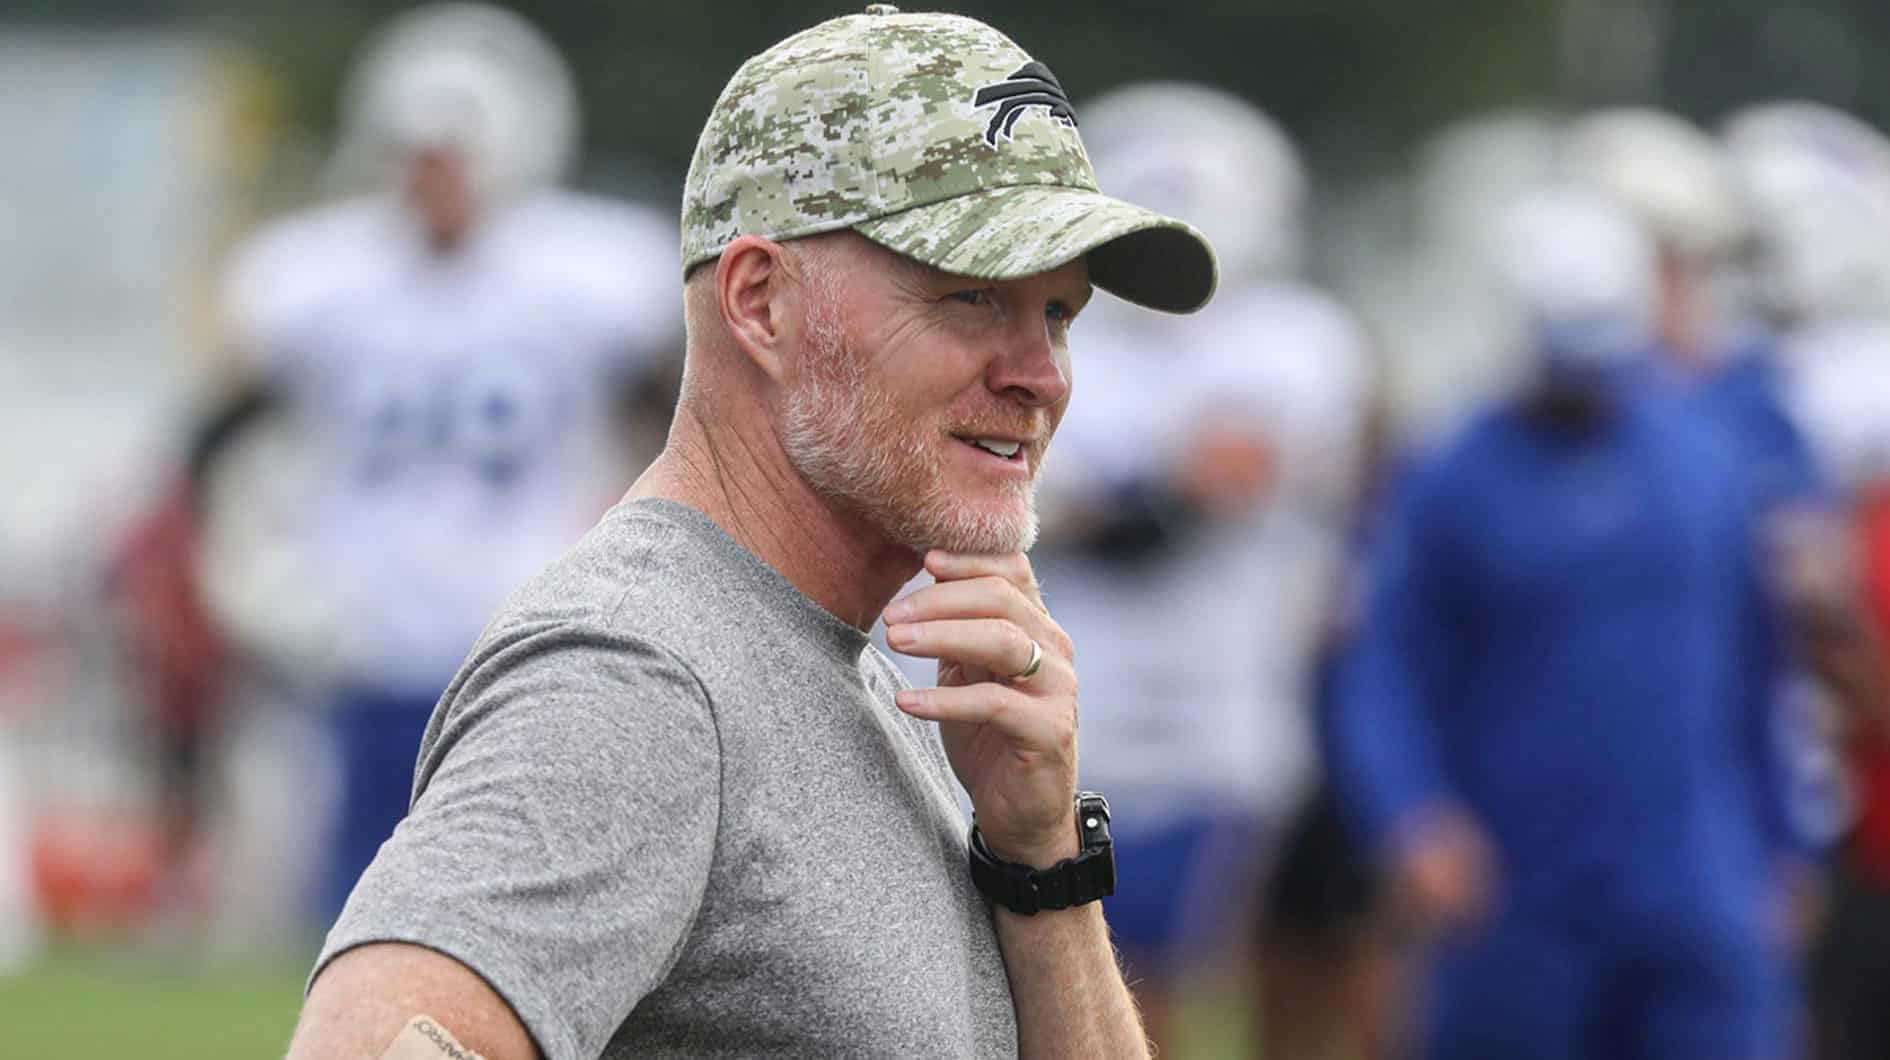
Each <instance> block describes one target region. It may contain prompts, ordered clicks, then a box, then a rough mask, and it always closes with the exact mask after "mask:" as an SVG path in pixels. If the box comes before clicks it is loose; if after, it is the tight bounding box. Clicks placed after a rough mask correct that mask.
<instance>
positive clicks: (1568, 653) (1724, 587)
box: [1333, 188, 1803, 1060]
mask: <svg viewBox="0 0 1890 1060" xmlns="http://www.w3.org/2000/svg"><path fill="white" fill-rule="evenodd" d="M1495 254H1496V257H1497V259H1498V265H1499V268H1498V272H1499V274H1500V275H1502V276H1504V277H1505V278H1506V281H1507V283H1508V287H1509V291H1510V293H1511V296H1512V297H1513V298H1514V299H1515V302H1516V304H1517V305H1518V307H1519V308H1520V309H1521V311H1522V312H1523V313H1524V315H1525V318H1526V320H1527V322H1528V325H1529V327H1528V329H1527V330H1528V332H1529V333H1530V334H1532V335H1533V336H1534V339H1533V342H1532V344H1531V350H1532V357H1531V358H1530V359H1529V363H1530V364H1531V366H1532V369H1533V372H1532V381H1531V382H1530V383H1529V384H1528V385H1527V386H1526V387H1525V388H1524V390H1523V392H1522V393H1521V394H1520V395H1519V396H1518V397H1516V398H1514V399H1512V400H1510V401H1508V402H1505V403H1503V404H1501V405H1499V406H1498V407H1496V408H1495V409H1493V410H1492V411H1489V412H1487V413H1486V414H1485V415H1483V416H1482V417H1480V418H1478V419H1477V420H1476V421H1474V422H1473V423H1471V424H1470V425H1469V426H1468V427H1467V428H1466V429H1465V430H1464V431H1463V432H1462V433H1461V434H1460V435H1459V436H1458V437H1456V438H1455V439H1454V440H1452V441H1451V442H1450V443H1449V444H1448V445H1446V446H1445V447H1444V448H1443V449H1442V450H1440V451H1439V452H1437V453H1436V454H1434V455H1432V456H1430V457H1428V458H1426V459H1425V460H1424V461H1423V462H1422V463H1421V464H1420V465H1419V466H1418V467H1417V468H1416V469H1415V471H1414V473H1413V474H1412V475H1411V476H1410V477H1409V478H1408V479H1407V480H1406V481H1405V482H1403V483H1402V484H1401V487H1400V490H1399V495H1398V497H1397V498H1396V499H1395V500H1394V501H1393V503H1392V506H1391V510H1390V512H1389V513H1388V515H1387V518H1386V519H1385V522H1384V524H1383V525H1382V526H1381V527H1380V528H1379V534H1378V540H1377V543H1376V546H1375V549H1374V553H1373V559H1372V570H1371V581H1372V587H1371V590H1370V593H1369V597H1370V600H1369V605H1368V607H1367V610H1366V613H1365V619H1364V627H1363V629H1362V631H1361V633H1360V635H1359V637H1358V639H1357V642H1356V643H1355V645H1354V646H1353V648H1352V650H1351V653H1350V655H1349V657H1348V659H1347V662H1346V667H1345V673H1344V675H1343V678H1342V684H1343V687H1342V690H1341V693H1340V695H1339V697H1338V698H1339V705H1338V711H1337V713H1338V717H1337V719H1336V722H1335V732H1334V737H1333V745H1334V751H1335V760H1336V761H1335V769H1336V772H1337V774H1338V776H1339V778H1340V785H1341V788H1342V790H1343V792H1344V795H1345V805H1346V810H1347V812H1348V815H1349V816H1350V818H1351V819H1352V820H1353V822H1354V824H1355V825H1356V826H1357V827H1358V828H1359V832H1360V834H1361V836H1362V837H1363V839H1364V841H1365V842H1366V844H1367V848H1368V849H1369V850H1371V851H1372V852H1373V854H1374V856H1375V857H1377V858H1378V859H1379V860H1380V861H1381V862H1382V863H1383V864H1384V865H1385V866H1386V867H1387V869H1388V871H1389V872H1390V874H1391V879H1392V881H1393V882H1392V893H1393V896H1394V900H1395V901H1396V902H1397V904H1398V906H1399V908H1400V909H1401V910H1402V911H1403V914H1404V915H1406V916H1408V917H1409V918H1410V920H1411V922H1412V923H1413V924H1414V925H1415V926H1416V927H1417V928H1418V929H1419V930H1420V932H1421V933H1423V934H1426V935H1429V936H1431V937H1433V938H1435V939H1436V940H1437V941H1438V943H1439V950H1438V954H1437V964H1436V969H1435V971H1436V978H1435V982H1434V987H1435V989H1434V994H1433V997H1432V1002H1431V1006H1430V1007H1431V1011H1430V1015H1429V1020H1428V1026H1427V1031H1426V1049H1425V1052H1426V1055H1429V1056H1436V1057H1449V1058H1452V1060H1476V1058H1480V1057H1490V1058H1495V1057H1517V1056H1528V1057H1532V1058H1545V1060H1553V1058H1558V1057H1568V1058H1575V1057H1584V1058H1596V1060H1600V1058H1604V1057H1605V1058H1615V1057H1626V1056H1641V1057H1656V1056H1657V1057H1662V1058H1667V1060H1685V1058H1699V1060H1706V1058H1717V1060H1730V1058H1749V1060H1759V1058H1762V1057H1778V1056H1781V1055H1784V1053H1785V1041H1786V1036H1787V1034H1788V1030H1787V1025H1788V1022H1789V1020H1788V1015H1787V1012H1788V1008H1789V997H1790V994H1789V990H1788V988H1787V981H1788V980H1787V976H1786V973H1785V971H1784V969H1783V961H1782V960H1781V957H1780V946H1779V944H1778V942H1777V940H1776V938H1775V937H1774V935H1773V934H1772V933H1771V928H1772V925H1771V923H1770V921H1769V917H1770V915H1771V912H1772V910H1773V909H1774V908H1775V906H1774V903H1775V899H1776V896H1777V893H1778V890H1779V888H1780V887H1781V886H1782V884H1781V882H1780V880H1781V871H1780V866H1781V865H1784V864H1787V863H1789V862H1791V861H1792V860H1793V859H1795V858H1797V857H1799V856H1800V855H1801V852H1802V849H1803V838H1802V836H1801V835H1800V834H1799V833H1798V832H1797V830H1796V829H1795V827H1794V823H1793V821H1792V820H1791V815H1790V814H1789V812H1788V810H1787V798H1786V795H1785V787H1786V785H1785V783H1784V779H1783V777H1784V769H1785V767H1784V763H1783V756H1782V754H1781V753H1780V748H1779V746H1778V744H1777V741H1776V740H1775V738H1774V717H1775V713H1776V701H1775V698H1774V697H1773V696H1772V695H1771V690H1770V688H1769V687H1767V686H1766V685H1765V684H1763V683H1760V684H1758V685H1757V686H1755V685H1754V684H1753V683H1752V682H1750V681H1749V680H1748V672H1747V668H1746V660H1747V658H1748V657H1749V655H1750V649H1749V641H1750V640H1751V639H1752V638H1755V637H1763V636H1767V635H1769V630H1770V624H1769V614H1770V606H1771V602H1770V601H1769V599H1768V593H1769V585H1768V583H1767V581H1766V580H1765V578H1764V577H1763V576H1762V571H1761V569H1760V567H1759V565H1758V562H1757V559H1756V547H1755V542H1754V541H1753V533H1754V528H1755V523H1754V521H1753V520H1752V519H1751V518H1750V508H1751V501H1750V499H1749V497H1748V491H1749V488H1750V482H1749V478H1748V476H1746V475H1745V474H1744V473H1743V471H1742V469H1741V468H1739V467H1738V466H1737V465H1736V464H1735V463H1734V462H1733V461H1730V460H1727V459H1726V458H1725V456H1724V454H1723V452H1722V448H1723V441H1722V439H1721V437H1720V435H1719V433H1718V432H1717V430H1716V429H1715V428H1714V427H1713V426H1712V425H1710V424H1709V423H1708V421H1706V420H1705V419H1704V418H1703V417H1701V416H1699V415H1697V414H1696V413H1695V412H1694V411H1693V410H1692V409H1691V408H1689V407H1688V406H1687V405H1686V403H1685V402H1683V401H1682V400H1681V399H1680V397H1679V396H1678V395H1677V394H1676V393H1675V392H1674V391H1673V390H1672V389H1671V388H1666V387H1657V386H1649V385H1646V384H1645V378H1644V375H1645V373H1644V372H1637V371H1636V370H1635V368H1634V365H1635V362H1636V361H1638V360H1640V359H1642V358H1645V357H1647V356H1649V355H1650V351H1651V350H1652V349H1653V348H1654V347H1655V345H1656V341H1655V337H1654V336H1655V331H1656V326H1657V322H1658V320H1659V319H1660V312H1659V304H1658V301H1657V298H1656V294H1655V292H1656V285H1657V280H1656V277H1657V275H1658V268H1659V266H1658V264H1657V252H1656V250H1655V248H1654V247H1653V246H1651V245H1650V243H1649V241H1647V240H1646V239H1645V238H1644V236H1643V234H1642V232H1641V231H1640V230H1639V229H1638V228H1637V227H1636V226H1635V225H1634V224H1633V223H1632V222H1631V221H1629V220H1628V219H1627V218H1626V217H1624V216H1623V215H1622V214H1621V213H1620V212H1618V211H1617V210H1616V209H1615V208H1613V207H1612V206H1611V205H1610V204H1609V203H1608V202H1607V201H1606V200H1604V199H1602V198H1600V197H1598V196H1596V195H1594V194H1592V193H1590V192H1584V191H1581V190H1578V189H1568V188H1551V189H1545V190H1543V191H1540V192H1538V193H1536V194H1533V195H1531V196H1528V197H1526V198H1524V199H1523V200H1521V201H1519V202H1517V203H1516V204H1514V205H1513V206H1512V207H1510V208H1509V209H1508V210H1506V211H1505V212H1504V214H1503V222H1502V224H1501V226H1500V239H1499V240H1498V242H1497V245H1496V247H1495Z"/></svg>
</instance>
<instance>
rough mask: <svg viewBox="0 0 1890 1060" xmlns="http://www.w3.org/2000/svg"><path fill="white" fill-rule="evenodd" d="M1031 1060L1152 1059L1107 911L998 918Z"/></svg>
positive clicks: (998, 914) (996, 914) (1023, 1052)
mask: <svg viewBox="0 0 1890 1060" xmlns="http://www.w3.org/2000/svg"><path fill="white" fill-rule="evenodd" d="M991 915H992V919H993V921H994V923H995V924H996V925H997V936H998V946H999V948H1000V949H1002V950H1003V952H1004V970H1005V972H1006V973H1007V974H1008V975H1009V976H1010V981H1011V999H1012V1003H1013V1004H1014V1005H1015V1006H1016V1008H1017V1047H1018V1048H1017V1053H1018V1055H1019V1056H1021V1057H1025V1058H1027V1060H1040V1058H1043V1057H1081V1058H1084V1060H1097V1058H1106V1060H1114V1058H1116V1057H1147V1056H1148V1055H1149V1048H1148V1039H1147V1037H1146V1036H1145V1035H1144V1033H1143V1031H1142V1020H1141V1017H1140V1016H1139V1015H1138V1014H1137V1012H1136V1009H1135V999H1134V998H1133V997H1132V996H1131V995H1130V994H1129V988H1128V986H1127V985H1126V984H1125V983H1124V982H1123V979H1122V969H1121V967H1120V966H1118V965H1117V963H1116V954H1115V949H1114V947H1112V946H1111V945H1110V943H1109V927H1108V925H1107V924H1106V923H1104V922H1103V913H1102V904H1101V903H1099V902H1091V903H1089V904H1087V905H1080V906H1077V907H1075V908H1073V909H1060V910H1049V911H1045V912H1041V913H1038V914H1037V915H1035V916H1023V915H1021V914H1018V913H1013V912H1011V911H1010V910H1008V909H1004V908H1002V907H999V908H997V909H995V910H994V911H993V912H992V914H991Z"/></svg>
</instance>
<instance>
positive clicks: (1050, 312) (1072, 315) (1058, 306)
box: [1043, 302, 1076, 324]
mask: <svg viewBox="0 0 1890 1060" xmlns="http://www.w3.org/2000/svg"><path fill="white" fill-rule="evenodd" d="M1043 315H1044V316H1046V317H1049V318H1050V319H1051V320H1052V321H1055V322H1056V323H1059V324H1068V323H1069V322H1070V321H1072V320H1075V319H1076V310H1074V309H1071V308H1070V303H1068V302H1051V303H1050V304H1049V305H1048V306H1045V307H1044V311H1043Z"/></svg>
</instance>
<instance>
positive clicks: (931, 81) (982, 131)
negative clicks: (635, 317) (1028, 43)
mask: <svg viewBox="0 0 1890 1060" xmlns="http://www.w3.org/2000/svg"><path fill="white" fill-rule="evenodd" d="M842 228H851V229H853V230H854V231H856V232H859V233H860V234H861V235H863V236H865V237H866V238H868V239H871V240H873V241H874V242H876V243H879V244H881V245H882V246H885V247H888V248H890V249H892V250H895V251H898V252H899V253H901V254H904V255H906V256H908V257H911V258H914V259H916V260H918V261H921V262H924V263H925V264H927V265H931V266H933V267H935V268H939V269H943V270H945V271H946V272H951V273H956V274H958V275H962V276H973V277H977V278H980V279H990V280H996V279H1014V278H1017V277H1021V276H1030V275H1034V274H1036V273H1040V272H1044V271H1047V270H1049V269H1053V268H1056V267H1057V266H1059V265H1062V264H1064V263H1065V262H1068V261H1072V260H1075V259H1076V258H1078V257H1082V256H1087V258H1088V262H1089V272H1090V279H1091V281H1092V282H1093V283H1095V284H1096V286H1098V287H1100V288H1102V289H1103V290H1106V291H1109V292H1111V293H1112V294H1115V295H1117V296H1119V297H1121V298H1125V299H1127V300H1129V301H1131V302H1135V303H1137V304H1140V305H1144V306H1149V307H1151V308H1154V309H1165V310H1168V311H1170V312H1182V313H1185V312H1190V311H1192V310H1195V309H1199V308H1200V307H1201V306H1203V305H1205V304H1206V303H1207V300H1208V298H1209V297H1210V296H1211V295H1212V294H1213V293H1214V284H1215V278H1216V267H1215V263H1214V251H1213V249H1212V248H1211V247H1209V246H1208V242H1207V240H1206V239H1205V238H1204V237H1203V236H1202V235H1201V234H1200V233H1199V232H1197V231H1195V230H1194V229H1193V228H1190V227H1188V226H1187V225H1185V224H1183V223H1181V222H1180V221H1176V220H1174V219H1172V218H1168V217H1164V216H1162V215H1161V214H1158V213H1154V212H1152V211H1149V210H1144V209H1142V208H1141V207H1139V206H1132V205H1130V204H1128V203H1126V202H1122V201H1120V200H1117V199H1112V198H1109V197H1108V196H1106V195H1104V194H1102V192H1101V191H1100V190H1099V189H1098V188H1097V186H1096V174H1095V172H1094V171H1093V170H1092V169H1091V168H1090V164H1089V156H1088V155H1087V154H1086V153H1085V152H1084V150H1083V142H1082V140H1081V139H1079V138H1078V136H1077V132H1076V114H1075V112H1074V111H1073V110H1071V108H1070V102H1069V98H1068V97H1067V96H1066V95H1065V94H1064V92H1063V86H1062V85H1061V84H1059V83H1058V82H1057V79H1056V77H1055V76H1054V75H1053V74H1052V73H1051V72H1050V70H1049V68H1048V67H1046V66H1044V65H1043V64H1042V63H1039V62H1036V61H1035V60H1033V59H1032V58H1031V57H1030V56H1029V55H1027V54H1025V52H1024V51H1023V49H1021V48H1019V47H1018V46H1017V45H1016V44H1014V43H1012V41H1011V40H1010V38H1008V37H1006V36H1004V35H1003V34H1002V33H999V32H998V31H997V30H994V29H992V28H991V27H990V26H987V25H985V24H984V23H982V22H978V21H976V20H973V19H969V18H964V17H960V16H957V15H944V14H900V13H899V12H898V11H897V9H895V8H892V7H891V6H889V5H885V4H875V5H873V6H872V7H870V8H868V9H867V13H866V14H863V15H848V16H846V17H844V18H836V19H832V20H829V21H827V22H823V23H821V24H820V25H817V26H815V27H813V28H812V29H808V30H804V31H802V32H800V33H797V34H795V35H794V36H792V37H789V38H788V39H786V40H784V41H782V42H781V43H779V44H776V45H775V46H774V47H772V48H769V49H768V50H767V51H764V52H762V53H761V54H760V55H757V56H755V57H754V58H752V59H750V60H748V61H747V62H746V63H744V64H742V67H741V69H740V70H737V71H736V72H735V76H734V77H733V78H732V79H730V81H729V83H728V87H726V88H724V89H723V90H722V96H721V98H720V99H718V100H716V103H715V109H714V110H713V111H712V112H710V114H709V120H708V124H706V125H705V126H704V127H703V129H702V138H701V140H699V141H698V142H697V144H696V153H695V158H694V160H693V161H692V162H691V163H690V166H689V179H688V182H687V184H686V185H685V187H684V189H683V210H682V257H683V270H684V271H685V272H687V271H688V270H689V269H691V268H693V267H695V266H696V265H698V264H700V263H702V262H704V261H709V260H711V259H713V258H715V257H716V256H717V255H719V254H721V253H722V251H723V250H724V249H725V248H727V246H728V245H729V244H730V243H732V242H734V241H735V239H736V238H738V237H740V236H744V235H758V236H764V237H766V238H769V239H777V240H785V239H794V238H797V237H800V236H809V235H814V234H816V233H820V232H831V231H835V230H837V229H842Z"/></svg>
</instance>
